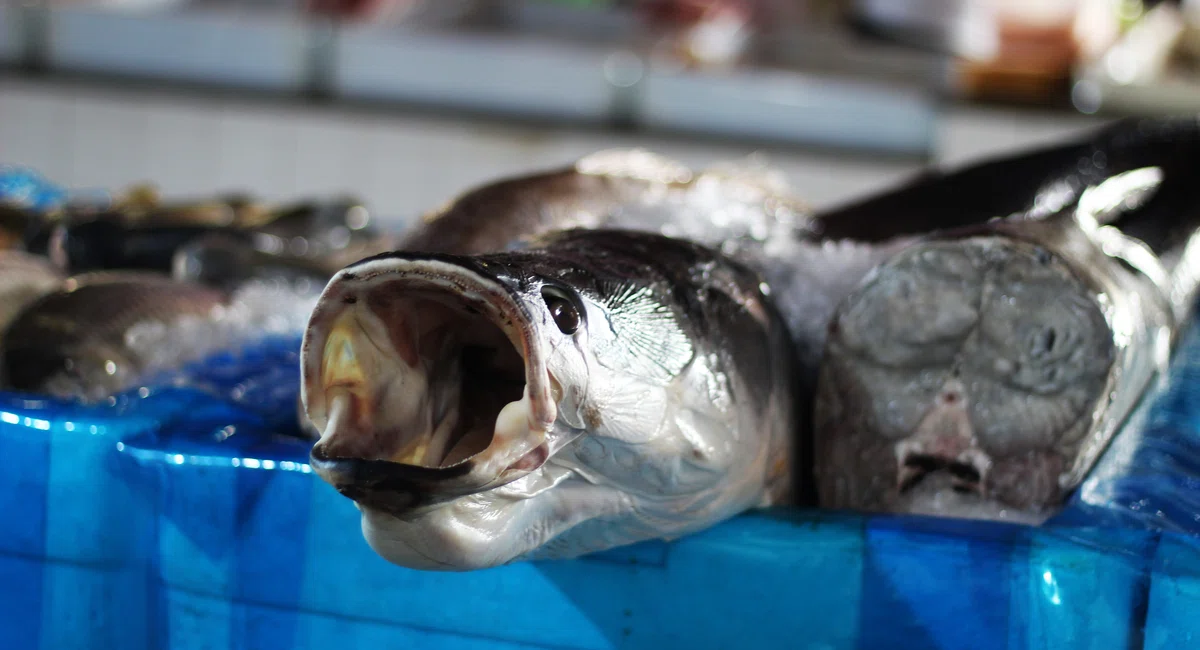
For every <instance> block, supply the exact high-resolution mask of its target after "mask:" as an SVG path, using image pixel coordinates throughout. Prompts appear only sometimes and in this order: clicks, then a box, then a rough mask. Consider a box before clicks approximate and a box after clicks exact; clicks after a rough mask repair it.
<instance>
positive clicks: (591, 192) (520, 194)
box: [400, 168, 647, 255]
mask: <svg viewBox="0 0 1200 650" xmlns="http://www.w3.org/2000/svg"><path fill="white" fill-rule="evenodd" d="M646 185H647V183H646V182H645V181H643V180H640V179H636V178H625V177H614V176H608V175H588V174H580V173H578V172H577V171H576V170H575V169H574V168H566V169H561V170H556V171H551V172H547V173H544V174H536V175H531V176H528V177H521V178H513V179H506V180H502V181H499V182H496V183H490V184H488V185H485V186H483V187H480V188H478V189H475V190H472V191H470V192H467V193H466V194H464V195H463V196H461V197H459V198H457V199H455V200H454V201H453V202H452V203H450V204H449V205H448V206H446V207H445V208H442V209H440V210H438V211H436V212H434V213H432V214H431V215H429V216H428V217H426V223H425V225H423V226H422V227H418V228H417V229H416V230H415V231H414V232H413V233H411V234H409V235H408V236H407V237H406V238H405V239H404V240H403V241H402V242H401V244H400V248H402V249H403V250H406V251H413V252H455V253H459V254H462V255H475V254H480V253H488V252H494V251H496V250H502V249H503V248H505V247H507V246H508V245H509V244H510V242H513V243H515V242H519V241H521V240H522V239H523V238H527V237H530V236H533V235H536V234H538V233H544V232H551V231H554V230H560V229H562V228H564V227H570V226H571V225H576V226H579V227H589V226H594V225H595V224H597V223H598V222H600V220H601V219H603V218H605V217H607V216H608V215H609V214H610V213H612V212H613V211H614V210H615V209H616V208H617V207H619V206H620V205H622V204H626V203H632V202H634V201H636V200H637V199H638V198H639V197H640V196H641V194H642V193H644V192H645V190H646Z"/></svg>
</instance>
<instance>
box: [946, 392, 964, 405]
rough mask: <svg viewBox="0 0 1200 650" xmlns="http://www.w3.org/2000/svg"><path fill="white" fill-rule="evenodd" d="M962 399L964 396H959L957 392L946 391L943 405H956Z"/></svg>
mask: <svg viewBox="0 0 1200 650" xmlns="http://www.w3.org/2000/svg"><path fill="white" fill-rule="evenodd" d="M960 399H962V396H961V395H959V394H958V392H957V391H952V390H951V391H946V392H945V393H942V402H943V403H946V404H954V403H956V402H958V400H960Z"/></svg>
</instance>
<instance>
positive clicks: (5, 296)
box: [0, 250, 66, 341]
mask: <svg viewBox="0 0 1200 650" xmlns="http://www.w3.org/2000/svg"><path fill="white" fill-rule="evenodd" d="M0 278H3V280H2V281H0V341H3V339H4V332H5V330H7V329H8V326H9V324H10V323H11V322H12V321H13V320H14V319H16V317H17V316H18V315H19V314H20V313H21V311H22V310H24V309H25V308H26V307H28V306H29V305H30V304H31V303H33V302H34V301H36V300H37V299H38V298H40V297H42V296H44V295H46V294H48V293H51V292H53V291H55V290H56V289H58V288H59V287H61V286H62V284H63V282H65V281H66V276H65V275H64V274H63V273H62V272H61V270H59V268H58V267H56V266H54V265H53V264H51V263H50V261H49V260H47V259H45V258H42V257H40V256H37V255H31V254H29V253H25V252H23V251H19V250H0Z"/></svg>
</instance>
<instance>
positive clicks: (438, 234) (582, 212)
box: [397, 149, 809, 257]
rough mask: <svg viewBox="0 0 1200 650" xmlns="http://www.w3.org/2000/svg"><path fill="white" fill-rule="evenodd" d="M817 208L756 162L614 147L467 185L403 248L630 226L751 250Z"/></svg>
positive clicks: (497, 244)
mask: <svg viewBox="0 0 1200 650" xmlns="http://www.w3.org/2000/svg"><path fill="white" fill-rule="evenodd" d="M717 214H720V215H722V216H723V219H722V221H721V222H720V223H718V222H717V220H716V219H715V218H714V215H717ZM808 214H809V208H808V207H807V206H806V205H804V204H803V203H802V202H801V201H800V200H799V199H798V198H797V197H795V196H793V195H791V194H790V193H789V192H788V191H787V188H786V187H783V186H782V185H781V183H780V182H779V181H777V180H776V179H774V178H771V177H770V175H769V174H768V173H767V172H766V171H765V170H761V169H757V168H754V167H752V166H751V165H750V164H748V163H747V164H745V165H743V166H742V167H735V168H731V169H719V168H718V169H708V170H701V171H693V170H690V169H688V168H686V167H684V166H683V165H681V164H679V163H678V162H676V161H674V160H671V159H668V158H664V157H661V156H658V155H656V154H653V153H651V152H647V151H643V150H636V149H635V150H608V151H600V152H596V153H595V154H592V155H590V156H586V157H584V158H582V159H580V160H579V161H577V162H576V163H575V164H573V165H570V166H565V167H562V168H559V169H553V170H549V171H544V172H538V173H532V174H527V175H523V176H517V177H513V178H507V179H503V180H500V181H496V182H492V183H488V184H485V185H482V186H480V187H477V188H474V189H472V190H470V191H468V192H465V193H464V194H462V195H461V196H459V197H457V198H455V199H454V200H452V201H450V202H449V203H447V204H446V205H444V206H442V207H441V208H439V209H437V210H434V211H432V212H430V213H429V214H428V215H427V216H426V217H425V218H424V220H423V222H422V223H421V224H420V225H418V226H417V227H416V228H414V229H413V230H412V231H410V232H409V233H407V234H406V235H405V236H404V237H402V238H401V239H400V241H399V243H398V244H397V248H398V249H402V250H406V251H412V252H442V253H456V254H460V255H475V254H480V253H489V252H495V251H498V250H508V249H513V248H520V247H522V246H524V245H527V243H528V241H529V240H530V239H531V238H534V237H537V236H538V235H541V234H544V233H549V232H555V231H560V230H569V229H575V228H589V229H598V228H608V229H616V228H620V229H629V230H639V231H649V232H657V233H659V234H665V235H670V236H675V237H682V238H686V239H690V240H692V241H695V242H696V243H699V244H701V245H705V246H709V247H712V248H715V249H719V250H721V251H722V252H724V253H727V254H732V255H736V256H740V257H745V256H746V255H752V254H753V252H755V251H759V250H761V248H762V246H764V245H765V243H766V242H767V241H770V240H771V239H772V238H774V237H778V236H781V235H782V234H783V233H791V232H792V231H794V230H798V229H802V228H803V227H804V224H805V221H806V218H807V216H808Z"/></svg>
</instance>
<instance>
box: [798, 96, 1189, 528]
mask: <svg viewBox="0 0 1200 650" xmlns="http://www.w3.org/2000/svg"><path fill="white" fill-rule="evenodd" d="M1032 155H1034V156H1036V157H1038V158H1039V160H1041V161H1046V160H1051V161H1055V160H1057V161H1065V163H1063V164H1061V166H1060V168H1059V169H1058V170H1054V164H1057V163H1054V164H1049V165H1046V166H1043V167H1040V168H1039V167H1037V166H1036V165H1035V166H1033V167H1031V168H1030V169H1037V170H1038V171H1039V173H1040V172H1044V171H1045V170H1046V169H1047V168H1049V169H1050V170H1051V171H1050V173H1046V174H1045V177H1044V178H1042V179H1037V178H1036V176H1035V177H1034V180H1035V183H1033V184H1032V186H1033V187H1035V188H1036V191H1033V192H1028V191H1027V192H1025V193H1024V194H1023V195H1021V196H1018V197H1015V198H1014V197H1012V196H1003V197H1001V198H1000V199H999V200H998V201H996V202H994V203H992V204H989V203H988V201H986V200H980V201H978V202H975V203H971V204H970V205H968V206H966V207H965V208H964V211H965V212H969V213H972V212H973V218H977V217H986V216H987V215H988V214H989V213H990V214H991V216H992V217H994V218H993V219H989V220H987V221H985V222H983V223H979V224H976V225H967V223H966V222H964V221H963V217H962V215H961V214H956V213H954V212H953V211H952V210H950V209H948V208H947V207H945V206H946V205H953V204H954V203H955V201H956V200H957V201H961V200H962V199H953V198H952V197H951V196H950V195H951V194H952V193H954V192H955V191H956V189H957V187H956V186H957V180H958V179H957V177H956V176H955V175H954V174H950V175H947V176H945V177H943V178H941V179H939V180H938V181H936V182H935V183H931V184H928V185H922V183H920V182H918V183H917V184H915V185H913V186H911V187H905V188H900V189H899V190H897V191H896V192H895V193H894V196H895V198H896V199H897V200H896V202H895V203H891V202H889V195H888V194H884V195H882V196H879V197H874V198H872V199H869V200H867V201H863V202H861V203H859V204H858V205H854V206H851V207H850V209H848V210H847V212H846V214H847V215H849V217H848V220H849V221H853V220H859V221H861V222H866V221H869V220H870V215H871V214H872V213H874V214H875V215H876V216H877V217H878V221H879V222H883V221H884V219H885V217H888V216H890V217H896V216H901V217H902V218H901V219H900V220H899V221H900V222H901V225H900V226H894V225H893V226H890V228H891V231H890V232H879V233H878V234H877V240H878V241H884V240H886V238H887V237H888V236H905V233H903V232H901V230H900V228H901V227H903V215H904V213H905V211H912V212H921V213H924V214H926V215H929V214H933V213H936V212H938V211H940V213H941V214H942V215H943V218H944V219H945V221H944V223H945V226H946V227H944V228H940V229H939V228H937V225H938V224H936V223H931V222H928V221H926V222H924V223H923V224H922V227H932V228H933V229H932V232H930V233H929V234H927V235H924V236H923V237H921V241H920V242H919V243H917V244H914V245H911V246H909V247H906V248H904V249H903V250H902V251H900V252H898V254H896V255H895V256H893V257H890V258H889V259H888V260H886V261H885V263H883V264H882V265H880V266H879V267H877V268H876V269H874V270H873V271H872V272H871V273H870V274H869V276H868V277H867V278H866V279H865V280H864V281H863V282H862V283H861V285H860V286H859V287H858V288H856V289H855V291H854V292H853V293H852V294H851V295H850V296H849V297H848V298H846V299H845V300H843V301H842V302H841V303H840V305H839V307H838V310H837V313H836V314H835V316H834V318H833V320H832V321H831V323H830V332H831V333H830V336H829V339H828V344H827V346H826V348H825V352H824V355H823V358H822V363H821V368H820V371H819V386H818V394H817V400H816V406H815V411H816V412H815V415H816V419H815V426H814V429H813V430H814V432H815V435H816V440H815V456H814V458H815V462H816V466H815V471H816V474H817V476H818V484H817V489H818V495H819V503H820V504H821V505H822V506H825V507H830V508H851V509H856V510H869V511H884V512H901V513H912V514H928V515H942V516H958V517H971V518H987V519H1001V520H1011V521H1018V522H1026V523H1039V522H1041V521H1044V520H1045V519H1046V518H1047V517H1049V516H1051V515H1052V514H1053V513H1054V512H1055V511H1056V509H1057V508H1058V506H1060V505H1061V504H1062V502H1063V500H1064V499H1065V498H1066V496H1067V495H1068V494H1069V493H1070V491H1071V490H1072V489H1074V488H1075V487H1076V486H1077V485H1078V484H1079V483H1080V482H1081V481H1082V479H1083V478H1084V476H1085V475H1086V474H1087V472H1088V471H1090V469H1091V468H1092V466H1093V465H1094V463H1095V462H1096V459H1097V458H1098V456H1099V455H1100V453H1101V452H1102V451H1103V450H1104V449H1105V448H1106V447H1107V445H1108V443H1109V442H1110V441H1111V439H1112V437H1113V436H1114V435H1115V434H1116V432H1117V431H1118V430H1119V429H1120V427H1121V425H1122V423H1123V422H1124V421H1125V419H1126V418H1127V417H1128V416H1129V414H1130V413H1131V411H1132V409H1133V408H1134V406H1136V404H1137V403H1138V401H1139V400H1140V399H1141V397H1142V395H1143V394H1144V393H1145V390H1146V388H1147V386H1148V385H1149V382H1150V381H1151V380H1152V379H1153V378H1154V377H1155V376H1157V375H1158V374H1159V373H1161V372H1163V371H1164V370H1165V367H1166V364H1167V363H1168V361H1169V353H1170V349H1171V345H1172V342H1173V338H1174V336H1175V333H1176V332H1178V331H1179V330H1180V327H1181V325H1182V324H1183V323H1184V322H1185V321H1186V318H1187V317H1188V315H1189V314H1190V311H1191V307H1192V304H1193V302H1194V300H1195V291H1196V286H1197V263H1198V259H1197V257H1196V255H1197V250H1196V248H1197V244H1196V239H1195V235H1196V228H1197V226H1200V193H1198V192H1197V191H1196V188H1195V187H1194V183H1193V181H1192V180H1191V176H1192V173H1193V170H1195V169H1197V166H1198V165H1200V128H1198V126H1197V123H1196V120H1194V119H1159V120H1128V121H1122V122H1119V123H1116V124H1114V125H1112V126H1110V127H1106V128H1103V129H1101V130H1099V131H1098V132H1096V133H1094V134H1091V135H1089V136H1088V137H1086V138H1083V139H1080V140H1078V141H1074V142H1068V143H1064V144H1062V145H1061V146H1059V147H1057V148H1048V149H1044V150H1042V151H1040V152H1037V153H1036V154H1032ZM1017 158H1019V157H1014V159H1017ZM1009 162H1011V161H1004V160H1001V161H999V163H997V162H995V161H993V162H992V163H987V164H995V165H1001V166H1003V165H1007V163H1009ZM1007 166H1009V167H1011V165H1007ZM977 174H978V169H968V170H965V171H964V172H963V175H964V176H965V177H967V182H965V183H964V186H966V187H970V186H972V183H973V181H972V178H974V177H977ZM1027 187H1029V186H1027ZM1016 190H1017V193H1018V194H1020V192H1019V190H1020V188H1016ZM982 196H984V197H986V195H982ZM977 198H979V195H977ZM925 201H931V202H933V203H936V204H937V206H936V207H935V206H933V205H929V206H926V205H925V204H924V203H923V202H925ZM1018 204H1020V205H1019V206H1018V209H1017V210H1012V208H1013V207H1014V206H1015V205H1018ZM926 207H928V208H929V209H928V210H926V209H925V208H926ZM1010 210H1012V211H1011V212H1010ZM841 216H843V215H839V214H837V213H836V212H835V213H831V214H829V215H822V218H824V219H828V220H829V222H830V223H833V222H835V221H837V220H838V219H839V218H840V217H841ZM893 223H894V222H893ZM876 230H877V231H882V230H884V228H883V227H879V226H877V228H876Z"/></svg>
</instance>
